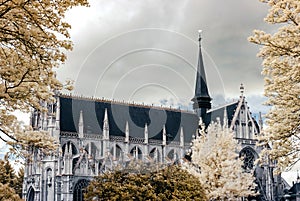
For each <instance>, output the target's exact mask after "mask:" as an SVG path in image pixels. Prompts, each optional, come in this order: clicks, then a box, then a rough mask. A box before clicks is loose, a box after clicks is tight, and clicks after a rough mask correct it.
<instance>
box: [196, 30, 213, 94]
mask: <svg viewBox="0 0 300 201" xmlns="http://www.w3.org/2000/svg"><path fill="white" fill-rule="evenodd" d="M201 32H202V31H201V30H199V55H198V66H197V75H196V88H195V98H197V97H208V98H210V96H209V93H208V88H207V82H206V74H205V69H204V63H203V56H202V47H201V39H202V36H201Z"/></svg>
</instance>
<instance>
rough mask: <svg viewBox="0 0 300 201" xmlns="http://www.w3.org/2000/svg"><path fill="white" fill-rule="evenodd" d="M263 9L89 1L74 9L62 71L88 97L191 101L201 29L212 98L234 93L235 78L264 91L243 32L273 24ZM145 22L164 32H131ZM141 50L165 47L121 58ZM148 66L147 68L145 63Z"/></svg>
mask: <svg viewBox="0 0 300 201" xmlns="http://www.w3.org/2000/svg"><path fill="white" fill-rule="evenodd" d="M266 13H267V7H266V5H264V4H262V3H260V2H259V1H249V0H227V1H219V0H211V1H209V0H205V1H204V0H202V1H200V0H189V1H188V0H174V1H167V0H143V1H138V0H134V1H124V0H116V1H108V0H101V1H99V0H94V1H91V7H90V8H81V9H80V8H79V9H78V10H75V11H73V14H72V12H71V14H70V16H69V18H68V19H71V23H72V30H71V34H72V39H73V40H74V44H75V46H74V51H73V52H72V53H69V54H68V55H69V57H68V59H69V60H68V61H67V63H66V67H64V68H62V69H61V70H60V71H59V77H60V78H61V79H64V78H66V77H71V78H73V79H74V80H75V81H76V85H75V87H76V88H75V93H78V94H83V95H86V96H92V95H94V96H98V97H102V96H104V97H106V98H115V99H125V100H130V99H132V100H135V101H143V102H146V103H148V104H151V103H153V102H155V103H158V104H159V102H160V100H163V99H164V98H166V99H167V100H169V102H170V100H171V99H174V100H175V99H176V97H179V98H178V99H180V100H177V101H178V102H180V103H181V104H183V103H184V104H186V106H187V107H188V104H189V101H190V99H191V98H192V96H193V92H194V89H193V87H194V81H195V70H194V69H193V68H191V66H193V67H194V68H195V67H196V64H197V55H198V46H197V37H198V36H197V34H198V33H197V30H198V29H202V30H203V31H204V32H203V43H202V44H203V45H202V46H203V49H204V60H205V66H206V69H207V80H208V85H209V90H210V93H211V95H212V96H213V98H214V104H219V103H221V102H222V101H223V100H225V99H227V98H237V97H238V96H239V85H240V83H244V84H245V86H246V90H247V94H248V95H249V96H254V95H257V94H260V93H261V92H262V90H263V79H262V78H263V77H262V76H261V75H260V71H261V67H260V63H261V60H260V59H259V58H256V54H257V52H258V47H257V46H255V45H253V44H250V43H249V42H248V41H247V37H248V36H249V35H251V32H252V30H253V29H256V28H259V29H267V30H270V27H268V26H266V25H265V24H264V22H263V18H264V16H265V15H266ZM76 16H79V17H78V19H75V18H76ZM143 28H158V29H159V28H160V29H164V30H158V29H155V30H153V29H148V30H146V31H136V33H134V32H132V30H139V29H143ZM166 30H169V31H166ZM171 31H175V32H178V33H180V34H182V35H180V34H176V33H173V32H171ZM126 32H130V33H127V34H126ZM121 33H124V34H121ZM118 34H119V35H120V36H119V37H116V38H113V39H111V40H108V41H107V42H105V43H104V41H106V40H107V39H109V38H111V37H112V36H116V35H118ZM189 38H190V39H192V40H190V39H189ZM139 48H140V49H143V48H144V49H147V48H148V49H150V48H153V49H160V50H164V51H150V50H141V51H137V52H133V53H130V54H127V55H125V56H123V57H120V56H121V55H124V54H126V52H127V53H128V52H130V51H133V50H137V49H139ZM167 52H171V53H172V54H169V53H167ZM176 55H179V56H180V57H178V56H176ZM119 57H120V58H119ZM117 58H119V59H117ZM115 60H116V61H115ZM113 61H115V62H113ZM186 61H188V63H187V62H186ZM151 64H153V65H151ZM154 64H155V65H154ZM145 65H148V67H144V68H142V67H143V66H145ZM108 66H109V67H108ZM165 66H168V67H169V68H166V67H165ZM106 68H108V69H106ZM135 68H137V69H136V70H135ZM138 68H139V70H138ZM105 69H106V71H105ZM128 72H130V73H128ZM77 75H78V77H77ZM102 75H103V76H102ZM179 75H180V76H179ZM120 79H121V80H120ZM186 80H187V82H186ZM117 83H118V84H117ZM147 84H148V85H147ZM151 84H152V85H151ZM141 86H145V87H144V88H143V89H140V88H141ZM158 86H161V87H160V88H159V87H158ZM167 89H169V91H168V90H167ZM134 91H137V92H136V94H135V95H134V96H132V97H130V96H131V95H132V93H134ZM130 94H131V95H130ZM172 94H173V95H172ZM174 94H175V95H176V97H175V96H174ZM255 100H260V99H259V98H258V99H253V101H254V102H255ZM251 101H252V99H251ZM249 102H250V101H249Z"/></svg>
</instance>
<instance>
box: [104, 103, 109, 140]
mask: <svg viewBox="0 0 300 201" xmlns="http://www.w3.org/2000/svg"><path fill="white" fill-rule="evenodd" d="M103 138H104V139H106V140H108V139H109V124H108V115H107V108H105V112H104V120H103Z"/></svg>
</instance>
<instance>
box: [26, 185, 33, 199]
mask: <svg viewBox="0 0 300 201" xmlns="http://www.w3.org/2000/svg"><path fill="white" fill-rule="evenodd" d="M26 201H34V190H33V188H32V187H30V188H29V190H28V193H27V199H26Z"/></svg>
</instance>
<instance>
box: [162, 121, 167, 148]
mask: <svg viewBox="0 0 300 201" xmlns="http://www.w3.org/2000/svg"><path fill="white" fill-rule="evenodd" d="M162 145H167V131H166V126H165V125H164V127H163V144H162Z"/></svg>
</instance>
